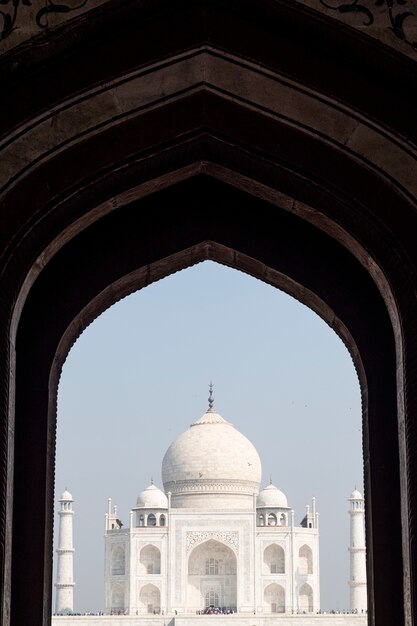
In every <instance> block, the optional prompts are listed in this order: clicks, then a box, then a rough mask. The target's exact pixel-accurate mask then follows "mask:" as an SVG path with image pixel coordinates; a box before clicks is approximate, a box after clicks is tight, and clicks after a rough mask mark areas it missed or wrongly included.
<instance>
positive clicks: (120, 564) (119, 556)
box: [111, 545, 125, 575]
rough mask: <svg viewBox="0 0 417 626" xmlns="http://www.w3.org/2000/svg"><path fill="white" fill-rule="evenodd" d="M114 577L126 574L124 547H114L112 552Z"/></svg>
mask: <svg viewBox="0 0 417 626" xmlns="http://www.w3.org/2000/svg"><path fill="white" fill-rule="evenodd" d="M111 573H112V575H118V574H124V573H125V549H124V546H117V545H116V546H114V547H113V549H112V551H111Z"/></svg>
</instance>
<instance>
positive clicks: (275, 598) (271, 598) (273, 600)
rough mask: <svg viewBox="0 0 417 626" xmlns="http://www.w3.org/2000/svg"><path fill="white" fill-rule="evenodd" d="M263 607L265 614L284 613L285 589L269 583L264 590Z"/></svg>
mask: <svg viewBox="0 0 417 626" xmlns="http://www.w3.org/2000/svg"><path fill="white" fill-rule="evenodd" d="M264 607H265V612H266V613H285V589H284V588H283V587H282V586H281V585H278V584H277V583H271V584H270V585H267V587H265V589H264Z"/></svg>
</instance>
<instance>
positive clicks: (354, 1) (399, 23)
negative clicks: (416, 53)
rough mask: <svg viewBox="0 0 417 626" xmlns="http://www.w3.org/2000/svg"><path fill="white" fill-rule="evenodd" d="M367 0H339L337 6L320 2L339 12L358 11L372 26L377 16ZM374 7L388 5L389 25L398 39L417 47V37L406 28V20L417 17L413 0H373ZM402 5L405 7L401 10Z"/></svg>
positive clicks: (323, 0)
mask: <svg viewBox="0 0 417 626" xmlns="http://www.w3.org/2000/svg"><path fill="white" fill-rule="evenodd" d="M365 2H366V0H362V1H361V3H360V1H359V0H351V1H350V2H339V4H337V5H336V6H332V5H331V4H328V3H327V2H326V0H320V3H321V4H322V5H323V6H324V7H326V8H327V9H331V10H332V11H338V12H339V13H356V14H359V15H361V17H362V18H363V25H364V26H371V25H372V24H373V23H374V21H375V17H374V14H373V12H372V10H371V9H370V8H369V7H368V6H365ZM373 3H374V7H383V6H386V14H387V18H388V26H387V27H386V28H389V29H390V30H391V31H392V32H393V33H394V35H395V36H396V37H398V39H401V40H402V41H404V42H405V43H406V44H408V45H409V46H411V47H412V48H417V39H410V35H408V34H407V32H406V31H405V30H404V25H405V21H406V20H407V19H409V18H411V17H414V18H416V14H415V13H414V12H413V11H409V10H408V8H407V6H408V7H410V5H411V0H373ZM400 7H404V10H401V8H400Z"/></svg>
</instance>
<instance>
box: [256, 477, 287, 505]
mask: <svg viewBox="0 0 417 626" xmlns="http://www.w3.org/2000/svg"><path fill="white" fill-rule="evenodd" d="M256 506H258V507H267V508H270V509H272V508H281V509H282V508H286V509H287V508H288V502H287V498H286V496H285V494H284V493H282V491H281V490H280V489H278V487H275V485H273V484H272V483H271V484H270V485H268V486H267V487H265V488H264V489H262V491H261V492H260V493H259V496H258V498H257V501H256Z"/></svg>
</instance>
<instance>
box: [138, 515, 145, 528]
mask: <svg viewBox="0 0 417 626" xmlns="http://www.w3.org/2000/svg"><path fill="white" fill-rule="evenodd" d="M139 526H145V518H144V517H143V515H140V517H139Z"/></svg>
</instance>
